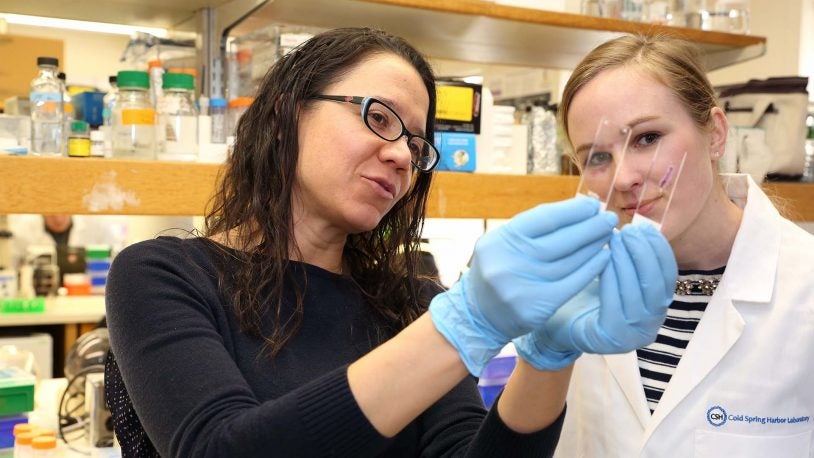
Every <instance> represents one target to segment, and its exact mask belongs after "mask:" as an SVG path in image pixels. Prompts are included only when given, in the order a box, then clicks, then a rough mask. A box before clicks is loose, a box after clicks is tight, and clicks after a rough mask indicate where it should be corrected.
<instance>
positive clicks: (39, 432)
mask: <svg viewBox="0 0 814 458" xmlns="http://www.w3.org/2000/svg"><path fill="white" fill-rule="evenodd" d="M31 432H32V433H33V434H34V437H42V436H50V437H56V433H54V430H53V429H50V428H37V427H35V428H34V429H32V430H31Z"/></svg>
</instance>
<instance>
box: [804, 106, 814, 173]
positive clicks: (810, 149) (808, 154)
mask: <svg viewBox="0 0 814 458" xmlns="http://www.w3.org/2000/svg"><path fill="white" fill-rule="evenodd" d="M806 125H807V126H808V135H806V144H805V165H804V166H803V177H802V178H801V181H805V182H807V183H814V112H812V113H809V114H808V117H807V118H806Z"/></svg>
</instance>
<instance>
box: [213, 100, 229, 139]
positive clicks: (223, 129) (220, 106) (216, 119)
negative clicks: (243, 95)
mask: <svg viewBox="0 0 814 458" xmlns="http://www.w3.org/2000/svg"><path fill="white" fill-rule="evenodd" d="M209 116H210V117H211V118H212V139H211V140H210V141H211V142H212V143H226V136H227V122H226V99H222V98H214V99H212V100H210V101H209Z"/></svg>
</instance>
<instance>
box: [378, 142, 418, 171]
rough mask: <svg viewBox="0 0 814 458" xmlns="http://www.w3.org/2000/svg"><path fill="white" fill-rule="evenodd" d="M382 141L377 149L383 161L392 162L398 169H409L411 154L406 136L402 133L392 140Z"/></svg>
mask: <svg viewBox="0 0 814 458" xmlns="http://www.w3.org/2000/svg"><path fill="white" fill-rule="evenodd" d="M383 143H384V144H383V145H382V148H381V149H380V150H379V158H380V159H381V160H382V161H384V162H391V163H393V164H394V165H395V166H396V167H397V168H399V169H406V170H410V168H411V167H412V159H413V156H412V154H410V145H408V144H407V136H406V135H402V136H401V137H399V138H397V139H396V140H393V141H392V142H389V141H383Z"/></svg>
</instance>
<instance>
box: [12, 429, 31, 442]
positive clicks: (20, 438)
mask: <svg viewBox="0 0 814 458" xmlns="http://www.w3.org/2000/svg"><path fill="white" fill-rule="evenodd" d="M32 439H34V433H32V432H30V431H29V432H26V433H20V434H17V436H16V437H15V438H14V443H15V444H19V445H31V440H32Z"/></svg>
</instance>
